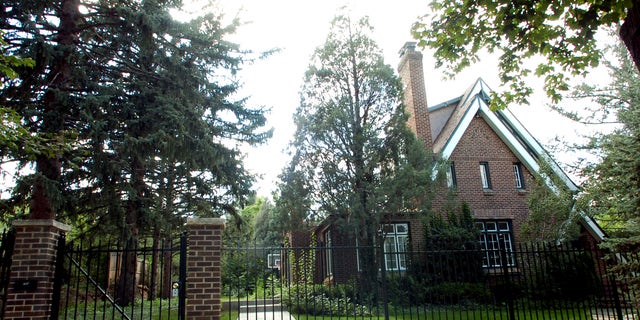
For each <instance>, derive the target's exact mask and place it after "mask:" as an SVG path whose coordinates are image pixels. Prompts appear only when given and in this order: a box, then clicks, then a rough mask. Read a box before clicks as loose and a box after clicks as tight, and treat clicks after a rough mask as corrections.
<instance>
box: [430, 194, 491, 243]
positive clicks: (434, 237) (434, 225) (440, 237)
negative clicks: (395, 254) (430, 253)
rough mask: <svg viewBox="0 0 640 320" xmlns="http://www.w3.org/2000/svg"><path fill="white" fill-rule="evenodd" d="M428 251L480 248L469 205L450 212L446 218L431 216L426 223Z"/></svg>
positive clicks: (437, 215)
mask: <svg viewBox="0 0 640 320" xmlns="http://www.w3.org/2000/svg"><path fill="white" fill-rule="evenodd" d="M424 232H425V240H426V248H427V250H472V249H476V248H477V247H478V230H477V229H476V226H475V224H474V222H473V217H472V215H471V208H470V207H469V204H467V203H463V204H462V206H461V207H460V208H459V209H458V210H457V212H456V210H455V209H451V210H448V212H447V215H446V217H443V216H441V215H439V214H433V215H429V216H428V217H427V218H425V221H424Z"/></svg>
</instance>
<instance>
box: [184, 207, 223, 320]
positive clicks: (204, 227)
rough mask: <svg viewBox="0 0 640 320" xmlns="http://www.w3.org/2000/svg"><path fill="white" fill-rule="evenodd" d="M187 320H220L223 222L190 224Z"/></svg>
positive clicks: (203, 220) (191, 221) (200, 220)
mask: <svg viewBox="0 0 640 320" xmlns="http://www.w3.org/2000/svg"><path fill="white" fill-rule="evenodd" d="M187 229H188V245H189V249H188V254H187V288H186V289H187V290H186V291H187V292H186V298H187V302H186V318H187V319H189V320H204V319H207V320H209V319H215V320H219V319H220V314H221V295H222V281H221V277H222V262H221V259H222V231H223V229H224V219H219V218H196V219H189V220H188V221H187Z"/></svg>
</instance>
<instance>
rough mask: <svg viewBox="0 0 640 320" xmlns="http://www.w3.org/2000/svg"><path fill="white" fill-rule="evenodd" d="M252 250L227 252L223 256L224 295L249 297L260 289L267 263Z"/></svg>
mask: <svg viewBox="0 0 640 320" xmlns="http://www.w3.org/2000/svg"><path fill="white" fill-rule="evenodd" d="M254 253H255V252H254V251H252V250H225V251H224V254H223V256H222V270H223V272H222V280H221V281H222V295H223V296H225V297H247V296H249V295H252V294H254V293H255V292H256V289H258V287H257V285H258V283H259V281H258V280H259V279H261V278H262V276H263V272H264V271H265V267H266V265H267V262H266V261H264V260H263V259H261V258H259V257H256V256H255V255H254Z"/></svg>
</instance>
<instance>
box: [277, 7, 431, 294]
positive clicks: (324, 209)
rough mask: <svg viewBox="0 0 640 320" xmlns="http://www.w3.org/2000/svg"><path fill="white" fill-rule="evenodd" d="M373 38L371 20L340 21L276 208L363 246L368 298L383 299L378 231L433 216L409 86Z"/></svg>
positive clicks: (309, 87)
mask: <svg viewBox="0 0 640 320" xmlns="http://www.w3.org/2000/svg"><path fill="white" fill-rule="evenodd" d="M371 32H372V28H371V26H370V25H369V23H368V20H367V19H366V18H363V19H360V20H358V21H356V22H354V21H352V20H351V19H350V18H349V17H346V16H338V17H336V18H335V19H334V20H333V22H332V24H331V29H330V31H329V35H328V37H327V39H326V42H325V43H324V45H322V46H321V47H319V48H317V49H316V51H315V52H314V55H313V57H312V59H311V63H310V66H309V68H308V71H307V72H306V75H305V81H304V85H303V88H302V91H301V102H300V106H299V107H298V109H297V110H296V113H295V116H294V119H295V123H296V126H297V130H296V133H295V136H294V141H293V143H292V147H293V148H294V149H295V151H294V155H293V158H292V162H291V163H290V165H289V167H288V168H287V169H286V171H285V172H284V173H283V175H282V176H281V178H282V180H283V181H282V184H281V187H280V195H279V199H280V200H279V202H276V205H277V206H279V207H280V209H279V210H282V211H285V210H286V211H285V212H287V213H290V214H291V215H295V216H296V218H295V219H296V220H299V219H309V218H312V219H314V218H315V219H322V218H325V217H327V216H329V215H332V216H334V217H337V218H338V220H337V221H338V222H337V223H338V224H339V225H340V226H341V227H342V230H343V232H345V233H347V234H350V235H352V236H353V237H354V239H357V243H358V245H359V246H360V247H361V249H360V250H359V257H360V260H361V261H360V266H361V267H362V276H363V279H364V281H362V283H363V284H364V285H365V288H362V290H364V291H362V292H367V293H372V292H376V291H375V290H373V286H375V283H376V280H375V279H376V275H377V271H378V268H377V266H376V261H375V254H374V249H373V245H374V244H376V243H381V241H382V239H377V240H376V237H378V236H380V234H379V232H378V230H379V225H380V222H381V221H382V219H383V218H384V216H385V215H390V214H400V213H423V212H424V211H425V210H426V209H428V208H429V207H430V196H431V195H432V192H431V190H430V186H431V174H432V172H431V171H432V168H433V167H432V164H433V161H432V157H431V156H429V155H428V152H427V151H426V150H425V149H424V145H423V143H422V142H420V141H419V140H418V139H417V138H416V137H415V135H414V134H413V133H412V132H410V131H409V129H408V128H407V127H406V120H407V117H406V114H405V113H404V108H403V105H402V103H401V99H402V85H401V83H400V80H399V78H398V77H397V76H396V75H395V74H394V72H393V69H392V68H391V67H390V66H388V65H386V64H384V61H383V58H382V54H381V51H380V49H379V48H378V47H377V45H376V44H375V43H374V41H373V40H372V39H371V37H370V35H371ZM290 196H296V198H289V197H290ZM283 199H284V200H283ZM284 207H286V209H285V208H284ZM282 211H281V212H282Z"/></svg>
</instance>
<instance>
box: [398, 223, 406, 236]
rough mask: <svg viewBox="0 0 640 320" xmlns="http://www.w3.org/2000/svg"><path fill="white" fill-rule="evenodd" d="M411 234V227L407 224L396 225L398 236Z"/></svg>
mask: <svg viewBox="0 0 640 320" xmlns="http://www.w3.org/2000/svg"><path fill="white" fill-rule="evenodd" d="M408 232H409V226H408V225H407V224H406V223H398V224H396V233H397V234H407V233H408Z"/></svg>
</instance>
